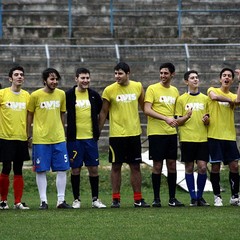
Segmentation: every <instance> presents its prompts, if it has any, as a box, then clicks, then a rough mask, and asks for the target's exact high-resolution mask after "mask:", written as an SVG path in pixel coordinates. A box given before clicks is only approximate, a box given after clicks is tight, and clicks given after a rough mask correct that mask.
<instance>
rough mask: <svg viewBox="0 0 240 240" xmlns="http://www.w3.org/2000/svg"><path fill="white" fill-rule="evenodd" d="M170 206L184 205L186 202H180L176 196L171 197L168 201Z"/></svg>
mask: <svg viewBox="0 0 240 240" xmlns="http://www.w3.org/2000/svg"><path fill="white" fill-rule="evenodd" d="M168 206H170V207H184V204H183V203H181V202H179V201H178V200H177V199H176V198H170V199H169V202H168Z"/></svg>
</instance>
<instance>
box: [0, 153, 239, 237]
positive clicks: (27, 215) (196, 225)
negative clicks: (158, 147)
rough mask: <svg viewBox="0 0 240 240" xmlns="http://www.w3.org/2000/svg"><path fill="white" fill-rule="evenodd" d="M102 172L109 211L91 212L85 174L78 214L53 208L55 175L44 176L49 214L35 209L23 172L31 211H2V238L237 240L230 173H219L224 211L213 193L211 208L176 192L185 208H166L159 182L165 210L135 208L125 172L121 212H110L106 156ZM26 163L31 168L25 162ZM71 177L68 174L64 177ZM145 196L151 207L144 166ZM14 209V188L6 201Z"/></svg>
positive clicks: (34, 194)
mask: <svg viewBox="0 0 240 240" xmlns="http://www.w3.org/2000/svg"><path fill="white" fill-rule="evenodd" d="M102 159H103V160H102V162H101V167H100V194H99V195H100V196H99V197H100V198H101V200H102V202H103V203H105V204H106V205H107V206H108V208H106V209H92V208H91V193H90V186H89V182H88V174H87V171H86V169H83V171H82V174H81V201H82V205H81V209H69V210H60V209H56V200H57V199H56V188H55V174H54V173H49V174H48V201H49V209H48V210H47V211H40V210H38V206H39V203H40V202H39V195H38V191H37V187H36V182H35V173H33V172H32V171H31V170H30V169H25V170H24V176H25V191H24V196H23V201H25V202H26V203H27V204H28V205H29V206H30V207H31V209H30V210H26V211H21V210H13V209H10V210H6V211H0V223H1V231H0V237H1V239H4V240H7V239H19V240H21V239H24V240H25V239H71V240H72V239H126V240H127V239H136V240H137V239H161V240H165V239H166V240H167V239H168V240H169V239H170V240H171V239H178V240H181V239H184V240H185V239H194V240H198V239H199V240H200V239H201V240H202V239H218V240H219V239H224V240H225V239H239V235H240V229H239V216H240V207H232V206H229V204H228V202H229V197H230V191H229V183H228V170H223V171H222V174H221V176H222V177H221V185H222V187H223V188H224V189H226V192H223V193H222V197H223V201H224V207H221V208H216V207H213V206H212V205H213V194H212V193H205V194H204V197H205V199H206V200H207V201H208V202H209V203H210V204H211V206H210V207H206V208H204V207H196V208H191V207H189V206H188V205H189V194H188V193H186V192H185V191H183V190H182V189H180V188H178V189H177V198H178V199H179V200H181V201H182V202H184V203H185V204H186V207H184V208H171V207H168V206H167V203H168V188H167V184H166V179H165V178H163V182H162V188H161V198H162V204H163V207H162V208H159V209H155V208H149V209H135V208H134V207H133V205H132V204H133V193H132V189H131V187H130V184H129V170H128V168H127V167H126V166H124V168H123V179H122V180H123V181H122V191H121V193H122V194H121V208H120V209H111V208H110V203H111V185H110V167H109V164H108V163H107V161H106V160H105V159H106V156H103V157H102ZM28 164H29V163H28ZM68 174H69V173H68ZM142 174H143V189H142V190H143V196H144V198H145V200H146V201H147V202H149V203H151V202H152V188H151V178H150V176H151V168H150V167H148V166H145V165H143V166H142ZM66 200H67V202H69V203H71V202H72V200H73V199H72V193H71V186H70V174H69V176H68V185H67V191H66ZM8 202H9V205H10V206H11V208H12V205H13V194H12V187H11V191H10V193H9V199H8Z"/></svg>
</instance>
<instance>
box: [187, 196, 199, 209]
mask: <svg viewBox="0 0 240 240" xmlns="http://www.w3.org/2000/svg"><path fill="white" fill-rule="evenodd" d="M189 205H190V207H197V206H198V201H197V199H193V198H192V199H191V202H190V204H189Z"/></svg>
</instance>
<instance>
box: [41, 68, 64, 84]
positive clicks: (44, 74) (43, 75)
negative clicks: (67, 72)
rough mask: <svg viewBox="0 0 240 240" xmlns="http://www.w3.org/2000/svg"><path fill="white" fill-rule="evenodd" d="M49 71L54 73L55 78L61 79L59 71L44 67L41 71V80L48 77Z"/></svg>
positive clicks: (45, 79)
mask: <svg viewBox="0 0 240 240" xmlns="http://www.w3.org/2000/svg"><path fill="white" fill-rule="evenodd" d="M51 73H55V74H56V76H57V80H60V79H61V76H60V74H59V72H58V71H57V70H56V69H55V68H47V69H45V70H44V71H43V72H42V79H43V81H47V79H48V77H49V75H50V74H51Z"/></svg>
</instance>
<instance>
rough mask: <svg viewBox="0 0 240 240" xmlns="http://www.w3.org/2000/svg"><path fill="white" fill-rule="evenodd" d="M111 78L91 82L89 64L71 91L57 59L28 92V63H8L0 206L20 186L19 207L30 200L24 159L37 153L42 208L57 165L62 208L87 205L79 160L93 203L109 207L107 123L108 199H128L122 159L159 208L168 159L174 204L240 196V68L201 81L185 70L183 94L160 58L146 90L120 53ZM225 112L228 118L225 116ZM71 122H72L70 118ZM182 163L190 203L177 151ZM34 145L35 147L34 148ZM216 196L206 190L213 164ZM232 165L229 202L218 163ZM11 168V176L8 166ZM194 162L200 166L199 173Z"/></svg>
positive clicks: (2, 92) (0, 139)
mask: <svg viewBox="0 0 240 240" xmlns="http://www.w3.org/2000/svg"><path fill="white" fill-rule="evenodd" d="M113 74H114V81H113V83H111V84H109V85H108V86H106V87H105V89H104V90H103V92H102V94H101V95H100V94H99V93H98V92H96V91H95V90H93V89H92V88H91V87H90V82H91V74H90V70H89V69H87V68H82V67H80V68H78V69H77V70H76V72H75V76H74V84H73V86H72V87H71V88H70V89H69V90H67V91H66V92H64V91H63V90H61V89H60V88H58V83H59V81H60V80H61V75H60V73H59V72H58V71H57V70H56V69H55V68H46V69H45V70H44V71H43V72H42V83H43V87H42V88H39V89H37V90H35V91H33V92H32V93H31V94H30V93H28V92H27V91H25V90H24V89H23V88H22V87H23V85H24V81H25V71H24V68H23V67H22V66H20V65H15V66H13V67H12V68H11V69H10V70H9V74H8V79H9V83H10V86H9V87H6V88H2V89H0V122H1V124H0V162H1V163H2V170H1V173H0V195H1V199H0V210H7V209H10V208H11V206H10V205H9V204H8V193H9V188H10V183H11V181H12V184H11V186H12V187H13V193H14V194H13V198H14V199H13V202H14V205H13V208H14V209H20V210H28V209H30V207H29V206H28V205H27V204H26V203H24V202H23V201H22V198H23V192H24V171H23V166H24V162H25V161H29V160H31V161H32V166H33V170H34V172H35V175H36V185H37V188H38V193H39V202H40V204H39V206H38V208H39V210H47V209H48V208H49V205H48V196H47V185H48V180H47V174H48V172H49V171H52V172H56V192H57V196H56V208H58V209H78V208H81V196H80V192H81V191H80V190H81V181H80V179H81V170H82V167H83V166H84V167H86V168H87V171H88V179H89V184H90V189H91V206H92V208H106V207H107V205H105V204H104V203H103V202H102V201H101V200H100V197H99V192H100V189H99V178H100V176H99V173H98V172H99V171H98V168H99V164H100V163H99V150H98V140H99V137H100V136H101V132H102V129H103V127H104V125H105V123H106V121H108V124H109V137H108V138H109V150H108V160H109V164H110V165H111V170H110V177H111V188H112V189H111V190H112V202H111V204H109V207H111V208H120V207H121V191H120V189H121V178H122V172H121V171H122V165H123V164H127V165H128V166H129V171H130V185H131V187H132V190H133V207H135V208H149V207H154V208H159V207H162V202H161V194H160V189H161V184H162V169H163V163H164V162H165V163H166V168H167V186H168V195H169V198H168V206H169V207H184V206H186V205H188V206H190V207H198V206H200V207H209V206H215V207H221V206H223V205H233V206H240V197H239V167H238V160H239V159H240V154H239V150H238V145H237V134H236V129H235V122H234V121H235V119H234V111H235V109H236V108H237V107H238V106H239V105H240V85H239V84H238V88H237V91H236V92H232V90H231V86H232V85H233V83H235V82H236V81H237V82H239V83H240V69H231V68H223V69H222V70H221V71H220V73H219V86H217V87H213V86H211V87H209V88H208V90H207V93H206V94H204V93H202V92H200V90H199V84H200V76H199V74H198V72H197V71H196V70H189V71H186V72H185V73H184V76H183V81H184V83H185V84H186V87H187V88H186V89H187V90H186V92H184V93H183V94H181V95H180V94H179V91H178V89H177V88H176V87H175V86H173V85H172V80H173V79H174V76H175V66H174V64H172V63H170V62H166V63H162V64H160V67H159V80H157V81H156V83H154V84H151V85H149V86H148V87H147V88H146V90H144V88H143V86H142V83H141V82H137V81H134V80H131V78H130V67H129V65H128V64H127V63H126V62H119V63H117V65H116V66H114V68H113ZM139 109H141V110H142V111H143V113H144V114H145V116H146V117H147V137H148V144H149V149H148V150H149V151H148V152H149V156H148V158H149V160H150V161H151V162H152V169H151V183H152V194H153V196H152V197H153V198H152V202H151V203H147V202H146V201H145V199H144V197H143V194H142V174H141V164H142V163H143V161H142V146H141V134H142V129H141V121H140V116H139ZM223 119H224V121H223ZM65 126H66V128H65ZM179 146H180V152H181V154H180V159H179V160H180V161H181V162H182V163H183V164H184V168H185V180H186V185H187V189H188V192H189V203H188V204H183V203H182V202H181V201H180V200H179V199H177V197H176V187H177V164H176V162H177V160H178V148H179ZM30 149H31V156H30V154H29V152H30V151H29V150H30ZM208 164H209V165H210V166H211V169H210V171H209V175H210V176H209V177H210V181H211V185H212V189H213V203H212V204H210V203H208V202H207V201H206V200H205V199H204V198H203V194H204V188H205V185H206V181H207V172H208V166H207V165H208ZM222 164H223V165H226V166H228V169H229V183H230V192H231V195H230V198H229V202H228V203H225V202H223V199H222V196H221V187H220V174H221V166H222ZM11 171H13V175H11V176H13V177H11V179H10V173H11ZM68 171H70V181H71V188H72V197H73V201H72V203H70V204H69V203H67V202H66V200H65V192H66V186H67V176H68V175H67V173H68ZM195 171H196V173H197V175H194V172H195Z"/></svg>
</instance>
